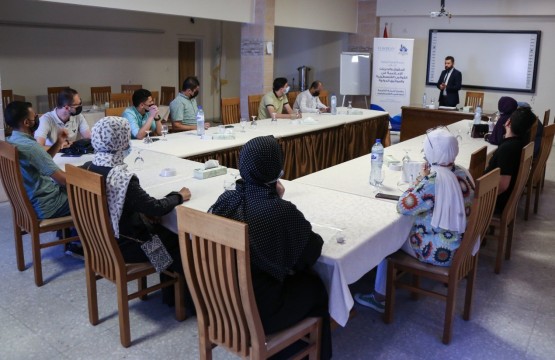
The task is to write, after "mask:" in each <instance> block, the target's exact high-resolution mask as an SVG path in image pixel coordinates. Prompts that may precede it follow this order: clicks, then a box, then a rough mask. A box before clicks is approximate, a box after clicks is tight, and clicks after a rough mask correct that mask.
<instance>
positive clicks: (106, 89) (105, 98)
mask: <svg viewBox="0 0 555 360" xmlns="http://www.w3.org/2000/svg"><path fill="white" fill-rule="evenodd" d="M111 93H112V87H111V86H91V102H92V104H93V105H94V104H96V105H104V104H106V103H109V102H110V94H111Z"/></svg>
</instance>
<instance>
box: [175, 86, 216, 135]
mask: <svg viewBox="0 0 555 360" xmlns="http://www.w3.org/2000/svg"><path fill="white" fill-rule="evenodd" d="M199 90H200V83H199V81H198V79H197V78H196V77H194V76H189V77H187V78H186V79H185V81H183V86H182V87H181V92H180V93H179V94H177V97H176V98H175V99H173V100H172V102H171V103H170V118H171V119H172V130H173V131H188V130H196V128H197V112H198V105H197V99H196V97H197V95H198V92H199ZM209 127H210V123H209V122H205V123H204V128H205V129H208V128H209Z"/></svg>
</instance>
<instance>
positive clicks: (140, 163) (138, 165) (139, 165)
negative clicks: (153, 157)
mask: <svg viewBox="0 0 555 360" xmlns="http://www.w3.org/2000/svg"><path fill="white" fill-rule="evenodd" d="M141 151H142V149H137V157H136V158H135V162H134V163H133V164H134V166H135V171H141V170H142V169H143V165H144V164H145V159H143V156H142V155H141Z"/></svg>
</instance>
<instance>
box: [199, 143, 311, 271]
mask: <svg viewBox="0 0 555 360" xmlns="http://www.w3.org/2000/svg"><path fill="white" fill-rule="evenodd" d="M282 169H283V155H282V152H281V148H280V146H279V144H278V142H277V141H276V139H274V137H273V136H261V137H257V138H254V139H252V140H250V141H249V142H247V143H246V144H245V145H244V146H243V149H241V153H240V155H239V171H240V173H241V177H242V180H239V181H238V182H237V185H236V189H235V190H229V191H226V192H224V193H223V194H222V195H221V196H220V197H219V198H218V200H217V201H216V203H214V205H212V207H211V208H210V209H209V210H208V211H209V212H211V213H214V214H216V215H220V216H225V217H227V218H230V219H234V220H237V221H242V222H245V223H247V224H248V225H249V241H250V244H249V248H250V251H251V261H252V263H253V264H254V265H255V266H256V267H258V268H259V269H261V270H262V271H264V272H266V273H268V274H270V275H271V276H273V277H274V278H276V279H277V280H280V281H282V280H283V279H284V278H285V276H287V274H289V273H290V272H291V271H292V269H293V267H294V265H295V264H296V263H297V261H298V260H299V258H300V257H301V254H302V252H303V250H304V248H305V247H306V245H307V243H308V241H309V239H310V237H311V236H314V234H313V232H312V228H311V226H310V223H309V222H308V221H306V219H305V218H304V216H302V214H301V213H300V211H298V210H297V209H296V208H295V206H294V205H293V204H291V203H290V202H288V201H286V200H283V199H281V198H280V197H279V196H278V194H277V192H276V180H277V179H278V178H279V176H280V174H281V172H282Z"/></svg>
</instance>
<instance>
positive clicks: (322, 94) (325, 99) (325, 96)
mask: <svg viewBox="0 0 555 360" xmlns="http://www.w3.org/2000/svg"><path fill="white" fill-rule="evenodd" d="M319 98H320V101H321V102H322V104H324V105H326V106H330V105H329V103H330V100H329V92H328V91H327V90H324V91H321V92H320V96H319Z"/></svg>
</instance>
